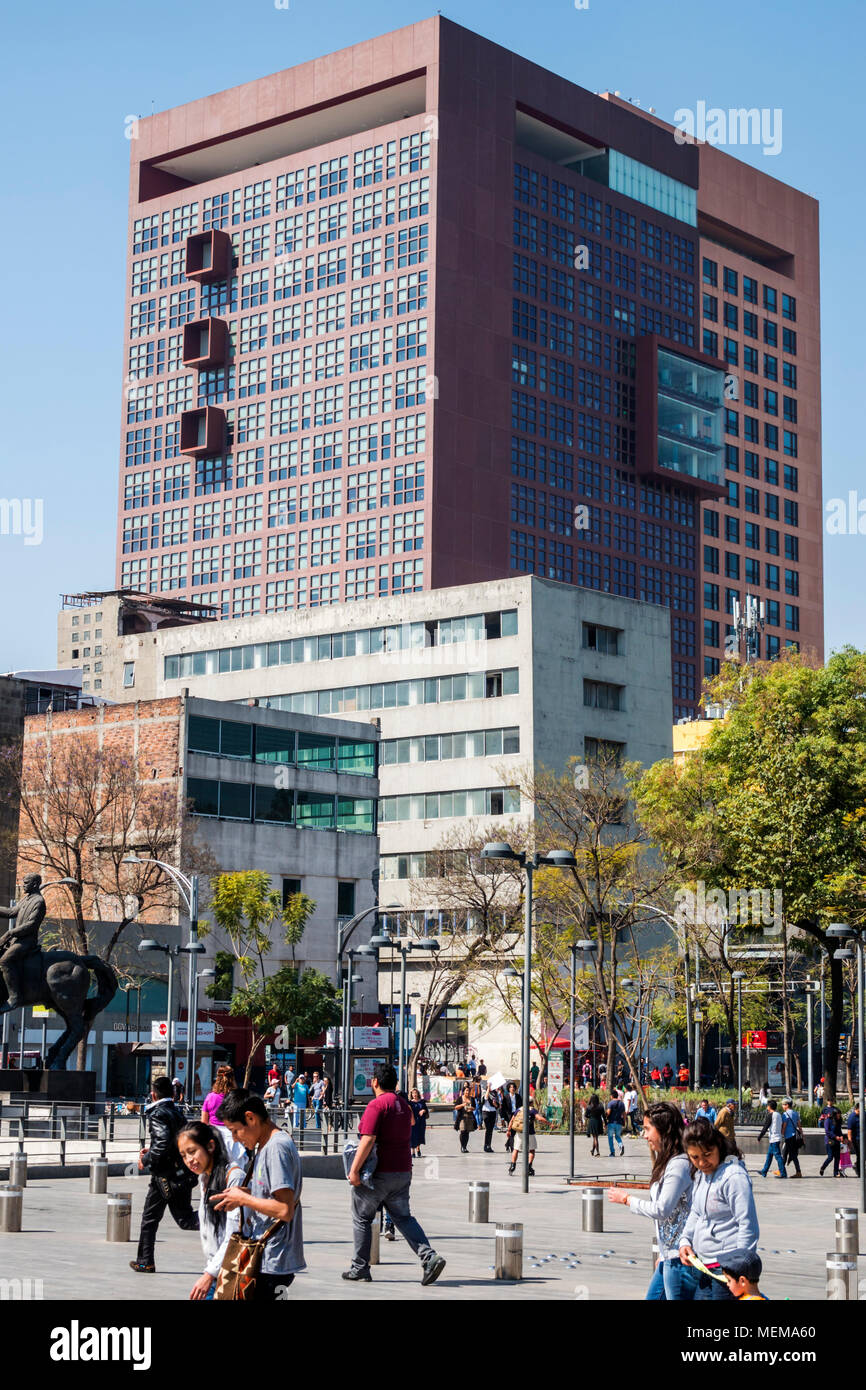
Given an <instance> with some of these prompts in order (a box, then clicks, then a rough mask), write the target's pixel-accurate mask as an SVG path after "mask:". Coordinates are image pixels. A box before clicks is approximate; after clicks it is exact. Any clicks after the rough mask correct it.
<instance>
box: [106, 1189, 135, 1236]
mask: <svg viewBox="0 0 866 1390" xmlns="http://www.w3.org/2000/svg"><path fill="white" fill-rule="evenodd" d="M131 1226H132V1193H131V1192H113V1193H112V1194H111V1196H110V1197H109V1199H108V1204H107V1206H106V1217H105V1239H106V1240H108V1241H120V1242H122V1241H127V1240H129V1238H130V1229H131Z"/></svg>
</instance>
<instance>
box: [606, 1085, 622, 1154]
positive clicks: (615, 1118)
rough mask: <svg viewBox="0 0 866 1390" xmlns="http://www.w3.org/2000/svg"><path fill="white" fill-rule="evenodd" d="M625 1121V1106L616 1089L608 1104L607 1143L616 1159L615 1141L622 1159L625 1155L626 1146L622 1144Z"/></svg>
mask: <svg viewBox="0 0 866 1390" xmlns="http://www.w3.org/2000/svg"><path fill="white" fill-rule="evenodd" d="M624 1120H625V1106H624V1105H623V1103H622V1101H621V1100H620V1098H619V1091H617V1090H616V1089H614V1090H613V1091H612V1092H611V1097H610V1100H609V1101H608V1103H607V1142H608V1144H609V1146H610V1156H611V1158H613V1157H614V1152H613V1141H614V1139H615V1140H616V1142H617V1143H618V1144H619V1152H620V1157H622V1155H623V1154H624V1153H625V1145H624V1144H623V1142H622V1126H623V1121H624Z"/></svg>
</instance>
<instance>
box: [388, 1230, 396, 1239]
mask: <svg viewBox="0 0 866 1390" xmlns="http://www.w3.org/2000/svg"><path fill="white" fill-rule="evenodd" d="M385 1239H386V1240H396V1239H397V1237H396V1236H395V1234H394V1232H393V1231H386V1232H385Z"/></svg>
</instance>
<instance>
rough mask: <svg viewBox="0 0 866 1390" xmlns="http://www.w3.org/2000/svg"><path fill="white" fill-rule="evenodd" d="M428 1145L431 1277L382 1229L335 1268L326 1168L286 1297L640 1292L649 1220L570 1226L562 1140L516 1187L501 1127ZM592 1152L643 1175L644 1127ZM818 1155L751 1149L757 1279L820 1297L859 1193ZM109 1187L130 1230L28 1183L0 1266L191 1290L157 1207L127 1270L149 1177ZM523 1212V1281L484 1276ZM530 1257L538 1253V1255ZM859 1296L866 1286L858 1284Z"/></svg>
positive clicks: (574, 1213)
mask: <svg viewBox="0 0 866 1390" xmlns="http://www.w3.org/2000/svg"><path fill="white" fill-rule="evenodd" d="M428 1137H429V1139H430V1144H429V1145H428V1147H427V1149H426V1151H425V1155H424V1157H423V1158H421V1159H420V1160H416V1163H415V1171H414V1177H413V1183H412V1210H413V1213H414V1214H415V1215H416V1216H417V1217H418V1219H419V1220H420V1222H421V1224H422V1226H423V1227H424V1228H425V1230H426V1232H427V1234H428V1236H429V1238H430V1240H431V1243H432V1244H433V1245H434V1246H435V1247H436V1249H437V1250H438V1251H439V1252H440V1253H441V1254H443V1255H444V1256H445V1258H446V1260H447V1261H448V1264H447V1268H446V1269H445V1271H444V1273H443V1274H442V1276H441V1277H440V1279H439V1280H438V1282H437V1283H436V1284H434V1285H432V1286H431V1287H429V1288H422V1287H421V1284H420V1278H419V1276H420V1267H419V1263H418V1261H417V1260H416V1259H415V1257H414V1256H413V1254H412V1252H411V1250H410V1249H409V1247H408V1246H407V1245H406V1244H405V1242H404V1241H403V1240H402V1239H401V1238H400V1237H399V1236H398V1237H397V1240H396V1242H394V1243H393V1244H392V1243H390V1242H387V1241H385V1240H384V1239H383V1240H382V1242H381V1251H382V1260H381V1263H380V1264H379V1265H377V1266H375V1267H374V1269H373V1271H372V1272H373V1281H374V1282H373V1283H372V1284H347V1283H345V1282H344V1281H343V1280H342V1279H341V1278H340V1274H341V1271H342V1270H344V1269H347V1268H348V1266H349V1263H350V1261H351V1255H352V1240H351V1232H352V1227H351V1216H350V1202H349V1195H350V1189H349V1187H348V1184H346V1183H344V1182H341V1181H338V1180H329V1179H322V1178H319V1179H308V1180H307V1181H305V1183H304V1193H303V1219H304V1236H305V1250H306V1259H307V1264H308V1269H307V1271H306V1273H304V1274H302V1275H299V1276H298V1277H297V1278H296V1280H295V1283H294V1285H293V1286H292V1289H291V1294H290V1298H291V1299H296V1298H297V1299H319V1300H321V1299H348V1300H351V1301H353V1302H354V1301H359V1300H370V1299H373V1300H378V1299H394V1298H398V1299H421V1300H426V1301H430V1302H433V1303H437V1302H442V1301H443V1300H446V1301H447V1300H449V1299H454V1298H460V1299H465V1298H466V1297H470V1298H472V1297H477V1298H484V1299H487V1298H490V1299H494V1300H496V1299H514V1298H520V1299H524V1298H530V1299H531V1298H548V1299H549V1298H556V1299H601V1300H629V1299H632V1300H639V1299H642V1298H643V1296H644V1293H645V1291H646V1286H647V1284H648V1282H649V1279H650V1275H651V1244H652V1235H653V1228H652V1223H651V1222H650V1221H648V1220H647V1219H646V1218H644V1217H640V1216H638V1215H636V1214H634V1213H632V1212H630V1211H629V1210H628V1209H627V1208H625V1207H622V1206H614V1205H613V1204H612V1203H608V1202H605V1208H604V1224H605V1230H604V1232H603V1233H601V1234H584V1233H583V1232H581V1230H580V1189H579V1188H574V1187H569V1186H567V1185H566V1183H565V1181H564V1177H565V1174H566V1173H567V1170H568V1140H567V1139H566V1138H564V1137H558V1136H555V1137H550V1136H547V1137H542V1138H541V1140H540V1149H539V1153H538V1156H537V1158H536V1162H535V1169H536V1173H537V1177H535V1178H531V1179H530V1184H531V1190H530V1192H529V1194H528V1196H524V1195H523V1192H522V1190H521V1184H520V1173H519V1169H518V1172H517V1173H516V1174H515V1175H514V1176H513V1177H511V1176H509V1175H508V1172H507V1163H508V1156H507V1155H506V1154H505V1153H504V1152H503V1137H502V1136H501V1135H497V1136H496V1138H495V1141H494V1142H495V1148H496V1152H495V1153H494V1154H492V1155H488V1154H484V1153H483V1152H482V1148H481V1136H480V1135H478V1134H475V1135H473V1136H472V1138H471V1139H470V1153H469V1155H468V1156H466V1157H464V1156H463V1155H461V1153H460V1151H459V1148H458V1141H457V1135H456V1134H455V1133H454V1132H453V1130H451V1128H450V1127H445V1126H435V1127H431V1128H429V1129H428ZM602 1144H603V1145H604V1148H603V1156H602V1157H601V1158H599V1159H590V1158H589V1154H588V1149H589V1145H588V1141H587V1140H586V1139H585V1138H583V1137H579V1138H578V1139H577V1141H576V1145H577V1165H576V1171H577V1173H578V1174H580V1175H581V1176H584V1175H587V1174H592V1175H593V1176H595V1175H601V1176H604V1175H606V1174H611V1175H613V1174H617V1175H624V1174H625V1173H630V1174H638V1175H642V1176H647V1175H648V1173H649V1167H650V1165H649V1158H648V1152H647V1148H646V1144H645V1143H644V1141H643V1140H642V1139H633V1138H629V1139H627V1140H626V1153H625V1157H624V1158H619V1157H616V1158H609V1157H608V1156H607V1144H606V1140H604V1139H603V1140H602ZM820 1163H821V1159H820V1158H814V1157H807V1158H805V1159H803V1160H802V1166H803V1172H804V1177H803V1179H802V1181H797V1180H796V1179H788V1180H787V1181H785V1182H782V1181H781V1180H780V1179H778V1178H772V1177H768V1178H765V1179H762V1178H761V1177H760V1176H759V1168H760V1165H761V1160H759V1159H758V1157H757V1156H749V1158H748V1159H747V1164H748V1168H749V1171H750V1173H751V1174H752V1177H753V1181H754V1188H755V1194H756V1199H757V1206H758V1216H759V1220H760V1226H761V1237H760V1248H761V1257H762V1259H763V1261H764V1277H763V1279H762V1282H761V1287H762V1289H763V1290H764V1291H765V1292H766V1293H767V1294H768V1295H769V1296H770V1298H772V1299H774V1300H784V1299H791V1300H794V1301H799V1300H806V1299H819V1300H821V1301H823V1300H824V1298H825V1281H826V1275H825V1267H824V1260H825V1255H826V1252H827V1251H828V1250H831V1249H832V1248H833V1245H834V1209H835V1207H837V1206H839V1205H850V1206H856V1205H857V1197H858V1184H857V1183H856V1181H855V1180H854V1179H852V1178H846V1179H844V1180H843V1179H839V1180H834V1179H833V1178H832V1177H829V1176H827V1177H824V1178H819V1177H818V1176H817V1174H818V1168H819V1166H820ZM481 1179H484V1180H487V1181H489V1182H490V1184H491V1189H490V1217H491V1222H490V1224H489V1225H486V1226H481V1225H471V1224H470V1223H469V1221H468V1185H469V1183H470V1182H471V1181H478V1180H481ZM108 1186H109V1191H110V1192H112V1191H114V1192H122V1191H132V1194H133V1241H132V1242H130V1244H129V1245H114V1244H112V1245H109V1244H107V1243H106V1241H105V1215H106V1212H105V1198H104V1197H97V1196H91V1195H90V1194H89V1192H88V1184H87V1181H86V1179H83V1178H57V1179H51V1180H44V1179H43V1180H38V1181H31V1183H30V1184H29V1185H28V1187H27V1189H26V1191H25V1194H24V1220H23V1227H24V1229H23V1230H22V1231H21V1232H20V1233H19V1234H14V1235H0V1271H2V1275H3V1277H4V1278H5V1279H25V1278H29V1279H31V1280H41V1281H42V1286H41V1288H42V1294H43V1296H44V1298H45V1299H75V1298H81V1297H87V1298H92V1299H100V1300H114V1301H124V1300H151V1299H154V1300H161V1299H171V1300H181V1299H185V1298H187V1297H188V1294H189V1290H190V1288H191V1287H192V1284H193V1283H194V1281H195V1279H196V1277H197V1276H198V1274H199V1273H200V1272H201V1268H202V1263H201V1251H200V1245H199V1240H198V1236H197V1235H195V1234H194V1233H189V1232H184V1231H180V1230H178V1228H177V1227H176V1226H175V1225H174V1222H173V1221H172V1220H171V1217H170V1216H168V1215H167V1216H166V1217H165V1219H164V1220H163V1222H162V1225H161V1227H160V1231H159V1239H158V1243H157V1247H156V1263H157V1270H158V1273H157V1274H155V1275H141V1274H135V1273H133V1271H132V1270H131V1269H130V1268H129V1260H130V1259H131V1258H132V1257H133V1256H134V1254H135V1244H134V1241H135V1239H137V1235H138V1224H139V1219H140V1216H141V1208H142V1203H143V1201H144V1194H145V1189H146V1186H147V1181H146V1179H144V1178H135V1179H130V1178H125V1179H124V1178H111V1179H109V1184H108ZM496 1221H522V1222H523V1223H524V1277H523V1279H522V1281H521V1282H520V1283H519V1284H514V1283H505V1282H500V1281H496V1280H495V1279H494V1272H493V1269H492V1265H493V1262H494V1229H495V1225H494V1223H495V1222H496ZM860 1232H861V1252H863V1254H862V1255H861V1274H863V1275H866V1218H863V1217H862V1216H861V1222H860ZM535 1266H539V1267H538V1268H536V1267H535ZM861 1292H862V1294H863V1296H864V1297H866V1287H864V1288H863V1289H862V1290H861Z"/></svg>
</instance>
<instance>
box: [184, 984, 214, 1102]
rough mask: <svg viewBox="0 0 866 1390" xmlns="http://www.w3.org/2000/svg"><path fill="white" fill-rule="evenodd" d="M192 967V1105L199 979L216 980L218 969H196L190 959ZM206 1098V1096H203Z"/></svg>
mask: <svg viewBox="0 0 866 1390" xmlns="http://www.w3.org/2000/svg"><path fill="white" fill-rule="evenodd" d="M190 969H191V970H193V971H194V972H195V973H194V976H193V991H192V1018H191V1019H190V1021H189V1026H190V1029H191V1033H192V1070H191V1071H190V1074H189V1100H190V1104H191V1105H195V1074H196V1068H197V1066H198V982H199V980H215V979H216V971H215V970H211V969H210V968H209V967H208V968H207V969H206V970H195V965H194V962H193V961H192V960H190ZM202 1100H204V1096H202Z"/></svg>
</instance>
